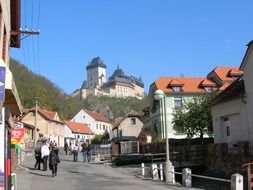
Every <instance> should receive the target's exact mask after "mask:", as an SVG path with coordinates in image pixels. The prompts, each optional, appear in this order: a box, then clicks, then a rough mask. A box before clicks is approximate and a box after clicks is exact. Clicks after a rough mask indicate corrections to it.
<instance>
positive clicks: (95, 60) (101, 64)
mask: <svg viewBox="0 0 253 190" xmlns="http://www.w3.org/2000/svg"><path fill="white" fill-rule="evenodd" d="M95 67H102V68H105V69H106V65H105V64H104V62H103V60H102V59H101V58H100V57H94V58H93V59H92V60H91V62H90V63H89V64H88V65H87V67H86V70H89V69H93V68H95Z"/></svg>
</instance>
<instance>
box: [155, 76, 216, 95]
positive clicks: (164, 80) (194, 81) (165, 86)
mask: <svg viewBox="0 0 253 190" xmlns="http://www.w3.org/2000/svg"><path fill="white" fill-rule="evenodd" d="M172 81H180V84H183V86H181V92H180V93H202V92H205V90H204V89H203V86H201V84H202V82H203V81H204V83H205V84H206V85H207V84H209V85H210V87H215V86H216V84H215V83H214V82H212V81H211V80H209V79H207V78H187V77H160V78H158V79H157V80H155V85H156V87H157V89H160V90H162V91H164V92H167V93H171V92H174V91H173V89H172V87H171V86H170V85H169V84H170V83H171V82H172ZM179 86H180V85H179Z"/></svg>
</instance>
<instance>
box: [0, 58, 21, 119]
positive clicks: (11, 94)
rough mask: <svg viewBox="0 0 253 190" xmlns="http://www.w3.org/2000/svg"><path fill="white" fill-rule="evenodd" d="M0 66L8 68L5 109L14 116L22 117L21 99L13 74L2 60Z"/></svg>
mask: <svg viewBox="0 0 253 190" xmlns="http://www.w3.org/2000/svg"><path fill="white" fill-rule="evenodd" d="M0 66H3V67H5V68H6V73H5V99H4V107H6V108H8V110H9V111H10V113H11V114H12V115H20V113H21V109H22V105H21V102H20V99H19V95H18V91H17V88H16V85H15V82H14V79H13V75H12V72H11V71H10V70H9V68H8V67H6V65H5V64H4V62H3V61H2V60H0Z"/></svg>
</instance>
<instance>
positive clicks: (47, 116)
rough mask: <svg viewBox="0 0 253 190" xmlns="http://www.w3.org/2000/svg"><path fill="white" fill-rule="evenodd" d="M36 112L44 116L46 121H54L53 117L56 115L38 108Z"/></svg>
mask: <svg viewBox="0 0 253 190" xmlns="http://www.w3.org/2000/svg"><path fill="white" fill-rule="evenodd" d="M38 112H39V113H41V114H42V115H44V116H45V117H46V118H47V119H48V120H55V116H56V115H57V113H56V112H53V111H47V110H43V109H41V108H38Z"/></svg>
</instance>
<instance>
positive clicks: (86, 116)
mask: <svg viewBox="0 0 253 190" xmlns="http://www.w3.org/2000/svg"><path fill="white" fill-rule="evenodd" d="M71 121H72V122H78V123H83V124H86V125H87V126H88V127H89V128H90V129H91V130H92V131H93V132H94V134H100V135H101V134H104V133H105V132H106V131H107V132H109V133H110V132H111V130H112V124H111V122H110V121H109V119H107V118H106V117H105V116H104V115H102V114H100V113H96V112H93V111H90V110H87V109H82V110H80V111H79V112H78V113H77V114H76V115H75V116H74V117H73V118H72V119H71Z"/></svg>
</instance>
